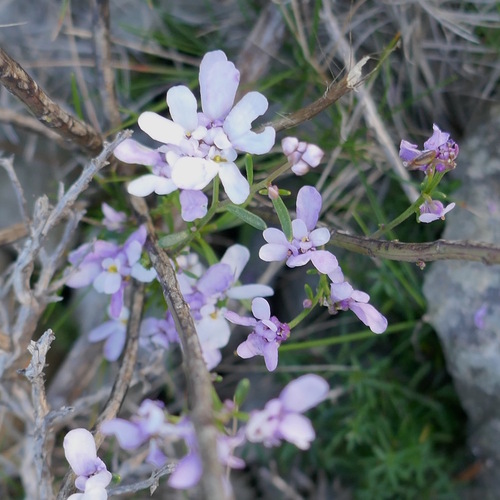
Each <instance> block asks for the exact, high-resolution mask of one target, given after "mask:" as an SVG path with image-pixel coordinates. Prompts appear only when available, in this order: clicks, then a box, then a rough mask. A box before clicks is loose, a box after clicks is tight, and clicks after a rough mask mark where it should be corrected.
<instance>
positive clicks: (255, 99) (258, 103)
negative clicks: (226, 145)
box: [223, 92, 268, 144]
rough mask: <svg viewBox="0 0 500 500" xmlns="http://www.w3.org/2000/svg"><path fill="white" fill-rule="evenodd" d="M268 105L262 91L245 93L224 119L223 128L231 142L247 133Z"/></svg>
mask: <svg viewBox="0 0 500 500" xmlns="http://www.w3.org/2000/svg"><path fill="white" fill-rule="evenodd" d="M267 107H268V102H267V99H266V98H265V97H264V96H263V95H262V94H261V93H260V92H249V93H248V94H245V95H244V96H243V97H242V99H241V100H240V101H239V102H238V103H237V104H236V105H235V106H234V108H233V109H232V110H231V112H230V113H229V114H228V115H227V118H226V119H225V120H224V127H223V128H224V131H225V132H226V134H227V136H228V137H229V139H230V140H231V142H233V141H235V140H237V139H238V138H239V137H241V136H242V135H244V134H246V133H247V132H248V131H249V130H250V129H251V128H252V122H253V121H254V120H255V119H256V118H257V117H259V116H261V115H263V114H264V113H265V112H266V111H267ZM233 144H234V142H233Z"/></svg>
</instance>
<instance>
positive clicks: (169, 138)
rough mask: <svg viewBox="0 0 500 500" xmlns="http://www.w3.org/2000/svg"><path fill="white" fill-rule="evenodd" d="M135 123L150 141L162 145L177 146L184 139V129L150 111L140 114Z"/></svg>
mask: <svg viewBox="0 0 500 500" xmlns="http://www.w3.org/2000/svg"><path fill="white" fill-rule="evenodd" d="M137 123H138V124H139V127H141V129H142V130H143V131H144V132H146V134H148V135H149V137H151V139H154V140H155V141H158V142H162V143H164V144H173V145H175V146H178V145H179V144H180V143H181V141H182V140H183V139H184V138H185V134H184V129H183V128H182V127H181V126H180V125H178V124H177V123H174V122H173V121H172V120H168V119H167V118H164V117H163V116H160V115H158V114H156V113H153V112H151V111H146V112H145V113H142V114H141V115H140V116H139V120H138V122H137Z"/></svg>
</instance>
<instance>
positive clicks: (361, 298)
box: [351, 290, 370, 303]
mask: <svg viewBox="0 0 500 500" xmlns="http://www.w3.org/2000/svg"><path fill="white" fill-rule="evenodd" d="M351 299H354V300H355V301H356V302H363V303H367V302H368V301H369V300H370V296H369V295H368V294H367V293H366V292H362V291H361V290H353V292H352V295H351Z"/></svg>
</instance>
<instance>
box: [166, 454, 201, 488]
mask: <svg viewBox="0 0 500 500" xmlns="http://www.w3.org/2000/svg"><path fill="white" fill-rule="evenodd" d="M202 472H203V469H202V465H201V459H200V457H199V455H198V454H197V453H193V452H191V453H189V454H188V455H186V456H185V457H184V458H183V459H182V460H181V461H180V462H179V463H178V464H177V466H176V468H175V470H174V472H172V475H171V476H170V478H169V480H168V485H169V486H170V487H171V488H175V489H177V490H185V489H187V488H192V487H193V486H195V485H196V484H198V481H199V480H200V478H201V474H202Z"/></svg>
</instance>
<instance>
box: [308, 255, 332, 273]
mask: <svg viewBox="0 0 500 500" xmlns="http://www.w3.org/2000/svg"><path fill="white" fill-rule="evenodd" d="M310 253H311V262H312V263H313V265H314V267H315V268H316V269H317V270H318V271H319V272H320V273H322V274H329V273H331V272H333V271H334V270H335V268H336V267H337V266H338V265H339V263H338V261H337V258H336V257H335V255H333V254H332V253H330V252H328V251H327V250H316V252H310Z"/></svg>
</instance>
